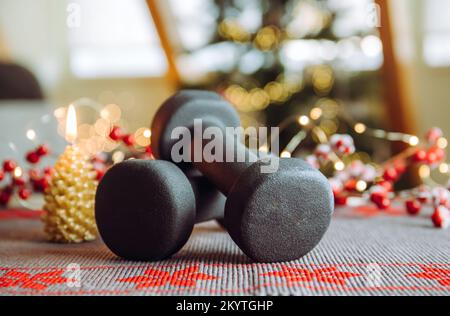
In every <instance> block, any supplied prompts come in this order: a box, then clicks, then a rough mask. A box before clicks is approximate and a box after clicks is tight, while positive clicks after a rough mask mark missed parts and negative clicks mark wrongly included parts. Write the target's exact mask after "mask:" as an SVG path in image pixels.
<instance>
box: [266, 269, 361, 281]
mask: <svg viewBox="0 0 450 316" xmlns="http://www.w3.org/2000/svg"><path fill="white" fill-rule="evenodd" d="M281 269H282V270H281V271H274V272H268V273H264V274H261V276H277V277H282V278H284V279H286V280H287V281H288V283H295V282H312V281H314V280H317V281H318V282H322V283H329V284H336V285H341V286H344V285H345V284H346V283H347V280H348V279H349V278H355V277H361V276H363V275H362V274H359V273H352V272H342V271H339V270H338V269H337V267H336V266H331V267H328V268H322V269H313V270H308V269H298V268H290V267H282V268H281Z"/></svg>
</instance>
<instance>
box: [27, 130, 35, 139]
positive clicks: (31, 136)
mask: <svg viewBox="0 0 450 316" xmlns="http://www.w3.org/2000/svg"><path fill="white" fill-rule="evenodd" d="M26 135H27V138H28V139H29V140H34V139H35V138H36V132H35V131H34V130H33V129H29V130H28V131H27V134H26Z"/></svg>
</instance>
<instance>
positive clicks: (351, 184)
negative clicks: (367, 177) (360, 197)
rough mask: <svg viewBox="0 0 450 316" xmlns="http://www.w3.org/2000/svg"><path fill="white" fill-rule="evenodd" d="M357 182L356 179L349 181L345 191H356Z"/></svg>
mask: <svg viewBox="0 0 450 316" xmlns="http://www.w3.org/2000/svg"><path fill="white" fill-rule="evenodd" d="M356 182H357V181H356V180H355V179H350V180H348V181H347V182H346V183H345V186H344V188H345V190H346V191H349V192H352V191H355V190H356Z"/></svg>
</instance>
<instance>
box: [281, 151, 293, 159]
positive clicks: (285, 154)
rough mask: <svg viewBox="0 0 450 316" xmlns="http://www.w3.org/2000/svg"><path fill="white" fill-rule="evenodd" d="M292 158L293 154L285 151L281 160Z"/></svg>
mask: <svg viewBox="0 0 450 316" xmlns="http://www.w3.org/2000/svg"><path fill="white" fill-rule="evenodd" d="M291 156H292V155H291V153H290V152H288V151H283V152H282V153H281V158H291Z"/></svg>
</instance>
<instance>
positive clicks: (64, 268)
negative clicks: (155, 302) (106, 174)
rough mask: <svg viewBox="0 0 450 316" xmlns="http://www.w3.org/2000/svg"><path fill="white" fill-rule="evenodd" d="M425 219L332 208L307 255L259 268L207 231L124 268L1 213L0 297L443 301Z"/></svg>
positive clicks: (100, 247) (441, 274)
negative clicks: (163, 255) (158, 257)
mask: <svg viewBox="0 0 450 316" xmlns="http://www.w3.org/2000/svg"><path fill="white" fill-rule="evenodd" d="M429 216H430V214H429V212H428V213H427V212H425V213H423V214H421V215H419V216H417V217H411V216H408V215H407V214H405V213H404V211H403V210H401V208H398V209H396V208H394V209H391V210H389V211H384V212H380V211H378V210H376V209H375V208H374V207H372V206H360V207H354V208H342V209H337V210H336V211H335V215H334V217H333V220H332V223H331V226H330V228H329V230H328V232H327V233H326V235H325V236H324V238H323V240H322V241H321V243H320V244H319V245H318V246H317V247H316V248H315V249H314V250H313V251H312V252H311V253H309V254H308V255H307V256H305V257H303V258H301V259H299V260H296V261H292V262H285V263H273V264H267V263H265V264H262V263H254V262H251V261H250V260H249V259H248V258H247V257H246V256H245V255H244V254H243V253H242V252H241V251H240V249H239V248H238V247H237V246H236V245H235V244H234V243H233V241H232V240H231V238H230V237H229V236H228V234H227V233H226V231H225V230H223V229H222V228H221V227H220V226H218V225H217V224H216V223H215V222H209V223H204V224H200V225H197V226H196V228H195V229H194V232H193V234H192V236H191V238H190V240H189V242H188V243H187V244H186V246H185V247H184V248H183V249H182V250H181V251H180V252H179V253H177V254H176V255H175V256H173V257H172V258H170V259H167V260H163V261H159V262H132V261H127V260H123V259H120V258H117V257H116V256H114V255H113V254H112V253H111V252H110V251H109V250H108V249H107V247H106V246H105V245H104V244H103V243H102V241H101V240H97V241H95V242H90V243H83V244H71V245H64V244H52V243H49V242H47V241H46V240H45V235H44V234H43V232H42V224H41V222H40V221H39V213H38V212H34V211H24V210H6V211H5V210H4V211H1V210H0V295H214V296H216V295H311V296H314V295H449V294H450V260H449V259H450V230H440V229H436V228H434V227H433V225H432V223H431V221H430V219H429ZM155 242H157V241H155Z"/></svg>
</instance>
